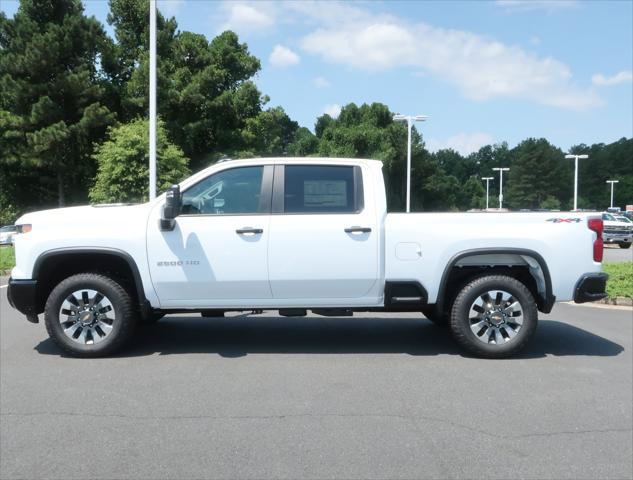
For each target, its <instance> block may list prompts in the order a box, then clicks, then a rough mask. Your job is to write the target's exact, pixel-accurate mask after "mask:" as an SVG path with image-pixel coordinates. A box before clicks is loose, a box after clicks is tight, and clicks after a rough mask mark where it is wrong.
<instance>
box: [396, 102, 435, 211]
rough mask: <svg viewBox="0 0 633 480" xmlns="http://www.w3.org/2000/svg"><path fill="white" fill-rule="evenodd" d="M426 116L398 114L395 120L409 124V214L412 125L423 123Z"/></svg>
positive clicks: (408, 205) (408, 203)
mask: <svg viewBox="0 0 633 480" xmlns="http://www.w3.org/2000/svg"><path fill="white" fill-rule="evenodd" d="M427 118H429V117H427V116H426V115H400V114H396V115H394V116H393V119H394V120H395V121H397V122H405V121H406V122H407V213H409V212H410V211H411V125H412V124H413V122H414V121H415V122H423V121H424V120H426V119H427Z"/></svg>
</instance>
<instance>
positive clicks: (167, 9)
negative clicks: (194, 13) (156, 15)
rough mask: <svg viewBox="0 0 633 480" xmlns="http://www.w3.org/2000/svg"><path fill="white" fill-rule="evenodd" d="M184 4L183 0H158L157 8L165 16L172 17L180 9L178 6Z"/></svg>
mask: <svg viewBox="0 0 633 480" xmlns="http://www.w3.org/2000/svg"><path fill="white" fill-rule="evenodd" d="M184 4H185V0H158V2H157V5H158V9H159V10H160V11H161V13H162V14H163V15H165V16H166V17H173V16H174V15H176V14H177V13H178V12H179V11H180V7H182V6H183V5H184Z"/></svg>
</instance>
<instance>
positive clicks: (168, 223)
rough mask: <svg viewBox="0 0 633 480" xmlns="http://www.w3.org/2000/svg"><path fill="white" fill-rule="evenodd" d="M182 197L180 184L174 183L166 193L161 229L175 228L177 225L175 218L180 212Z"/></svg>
mask: <svg viewBox="0 0 633 480" xmlns="http://www.w3.org/2000/svg"><path fill="white" fill-rule="evenodd" d="M181 208H182V199H181V197H180V185H172V186H171V187H170V188H169V190H167V193H166V194H165V205H163V213H162V215H161V218H160V229H161V230H173V229H174V227H175V226H176V222H175V221H174V219H175V218H176V217H177V216H178V215H179V214H180V209H181Z"/></svg>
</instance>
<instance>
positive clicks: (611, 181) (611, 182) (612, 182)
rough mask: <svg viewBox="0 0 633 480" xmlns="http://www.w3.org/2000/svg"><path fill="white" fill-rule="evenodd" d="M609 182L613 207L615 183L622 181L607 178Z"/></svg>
mask: <svg viewBox="0 0 633 480" xmlns="http://www.w3.org/2000/svg"><path fill="white" fill-rule="evenodd" d="M607 183H610V184H611V208H613V184H614V183H620V180H607Z"/></svg>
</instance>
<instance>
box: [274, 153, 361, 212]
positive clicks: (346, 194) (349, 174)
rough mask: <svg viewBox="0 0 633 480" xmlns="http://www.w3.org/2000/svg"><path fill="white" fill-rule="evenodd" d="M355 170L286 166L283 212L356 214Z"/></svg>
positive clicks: (349, 168) (350, 168)
mask: <svg viewBox="0 0 633 480" xmlns="http://www.w3.org/2000/svg"><path fill="white" fill-rule="evenodd" d="M356 209H357V207H356V204H355V194H354V167H332V166H322V165H311V166H303V165H286V167H285V174H284V212H287V213H332V212H334V213H336V212H355V211H356Z"/></svg>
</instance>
